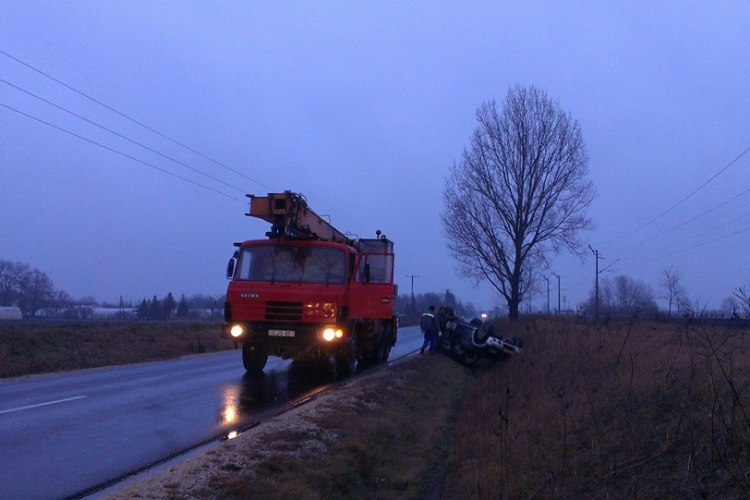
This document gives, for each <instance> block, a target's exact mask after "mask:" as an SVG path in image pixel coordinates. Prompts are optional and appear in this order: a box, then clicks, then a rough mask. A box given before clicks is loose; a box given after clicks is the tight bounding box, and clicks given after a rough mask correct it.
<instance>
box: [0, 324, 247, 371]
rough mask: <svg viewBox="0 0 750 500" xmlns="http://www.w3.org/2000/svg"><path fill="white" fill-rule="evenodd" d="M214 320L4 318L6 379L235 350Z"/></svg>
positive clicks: (1, 358) (1, 350)
mask: <svg viewBox="0 0 750 500" xmlns="http://www.w3.org/2000/svg"><path fill="white" fill-rule="evenodd" d="M220 330H221V326H220V325H219V324H218V323H211V322H190V323H187V322H185V323H183V322H148V323H145V322H117V323H109V322H86V323H51V322H39V323H34V322H30V321H23V322H20V321H9V322H4V323H0V378H7V377H17V376H21V375H29V374H33V373H50V372H57V371H68V370H79V369H82V368H95V367H100V366H111V365H122V364H128V363H142V362H144V361H158V360H163V359H172V358H177V357H180V356H186V355H189V354H200V353H206V352H215V351H223V350H227V349H232V348H233V345H232V343H231V342H229V341H227V340H224V339H221V338H220V337H219V332H220Z"/></svg>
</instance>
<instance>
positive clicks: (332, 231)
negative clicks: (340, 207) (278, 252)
mask: <svg viewBox="0 0 750 500" xmlns="http://www.w3.org/2000/svg"><path fill="white" fill-rule="evenodd" d="M247 197H248V198H250V212H248V213H247V214H246V215H249V216H252V217H257V218H259V219H263V220H264V221H266V222H270V223H271V231H269V232H267V233H266V236H268V237H269V238H277V239H280V238H300V239H317V240H323V241H332V242H335V243H343V244H345V245H351V241H350V239H349V238H347V237H346V235H344V234H343V233H342V232H341V231H339V230H338V229H336V228H335V227H333V226H332V225H331V223H330V222H328V221H327V220H325V219H324V218H322V217H321V216H320V215H318V214H316V213H315V212H313V211H312V209H310V207H308V205H307V200H306V199H305V197H304V196H302V195H301V194H298V193H293V192H291V191H284V192H283V193H268V195H266V196H255V195H252V194H249V195H247Z"/></svg>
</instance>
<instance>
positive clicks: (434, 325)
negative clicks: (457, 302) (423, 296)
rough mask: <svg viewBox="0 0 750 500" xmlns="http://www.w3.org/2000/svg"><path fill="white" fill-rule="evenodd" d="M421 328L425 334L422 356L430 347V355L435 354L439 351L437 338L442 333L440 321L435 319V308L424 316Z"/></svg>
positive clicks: (420, 323) (432, 307)
mask: <svg viewBox="0 0 750 500" xmlns="http://www.w3.org/2000/svg"><path fill="white" fill-rule="evenodd" d="M419 327H420V328H421V329H422V333H424V343H422V348H421V349H420V350H419V352H420V354H424V350H425V348H426V347H427V346H428V345H429V346H430V354H434V353H435V351H436V349H437V337H438V332H439V331H440V326H439V325H438V320H437V318H436V317H435V306H430V310H429V311H428V312H426V313H424V314H423V315H422V319H421V320H420V322H419Z"/></svg>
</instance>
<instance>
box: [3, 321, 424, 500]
mask: <svg viewBox="0 0 750 500" xmlns="http://www.w3.org/2000/svg"><path fill="white" fill-rule="evenodd" d="M404 330H405V331H402V330H400V331H399V342H398V343H397V344H396V346H395V347H394V349H393V351H392V358H395V357H398V356H402V355H404V354H406V353H407V352H410V351H411V352H413V351H414V350H416V349H418V348H419V345H421V338H419V335H418V332H416V331H414V332H411V333H410V330H409V329H404ZM336 381H337V380H336V373H335V368H334V364H333V363H332V362H325V363H312V364H311V363H293V362H290V361H283V360H279V359H275V358H274V359H273V360H269V363H268V365H267V366H266V370H265V373H264V374H262V375H256V376H248V375H245V372H244V369H243V368H242V362H241V359H240V355H239V353H238V352H237V351H232V352H225V353H217V354H207V355H201V356H191V357H187V358H181V359H178V360H173V361H164V362H156V363H144V364H140V365H130V366H120V367H111V368H104V369H95V370H84V371H79V372H71V373H61V374H54V375H46V376H39V377H24V378H19V379H15V380H4V381H0V450H1V451H2V452H1V453H0V498H2V499H5V498H23V499H37V498H39V499H50V498H53V499H54V498H78V497H80V496H81V494H82V493H83V492H92V491H95V490H96V489H97V488H99V487H100V486H101V485H104V484H107V483H110V482H112V481H115V480H117V478H121V477H124V476H126V475H128V474H130V473H132V472H134V471H138V470H144V469H146V468H148V467H149V466H152V465H154V464H156V463H159V462H161V461H163V460H166V459H168V458H170V457H173V456H176V455H178V454H180V453H182V452H184V451H186V450H189V449H191V448H194V447H196V446H198V445H200V444H202V443H207V442H210V441H212V440H214V439H218V438H220V437H222V436H224V437H228V434H229V433H230V432H233V431H234V432H236V431H241V430H242V429H243V428H246V427H248V426H250V425H252V424H253V422H255V421H257V420H259V419H262V418H264V416H267V415H269V414H273V413H276V412H278V411H280V410H281V409H282V408H283V407H284V406H285V405H288V404H292V403H293V402H295V401H296V400H298V399H299V398H304V397H306V396H310V395H312V394H315V393H316V392H319V391H321V390H324V389H325V388H326V387H328V386H330V385H331V384H333V383H335V382H336Z"/></svg>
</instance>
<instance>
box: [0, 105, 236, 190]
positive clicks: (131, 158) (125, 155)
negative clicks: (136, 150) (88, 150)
mask: <svg viewBox="0 0 750 500" xmlns="http://www.w3.org/2000/svg"><path fill="white" fill-rule="evenodd" d="M0 106H2V107H3V108H5V109H8V110H10V111H13V112H15V113H18V114H19V115H22V116H25V117H27V118H30V119H32V120H35V121H37V122H39V123H43V124H44V125H47V126H48V127H52V128H54V129H57V130H59V131H61V132H65V133H66V134H69V135H72V136H73V137H76V138H78V139H81V140H82V141H86V142H88V143H91V144H94V145H96V146H99V147H100V148H102V149H106V150H107V151H110V152H112V153H115V154H118V155H120V156H123V157H125V158H128V159H130V160H133V161H135V162H138V163H140V164H142V165H145V166H147V167H151V168H153V169H155V170H158V171H160V172H162V173H165V174H167V175H171V176H172V177H176V178H178V179H181V180H183V181H185V182H189V183H190V184H193V185H195V186H198V187H201V188H203V189H207V190H209V191H212V192H214V193H216V194H218V195H221V196H224V197H225V198H229V199H230V200H234V201H239V202H240V203H242V204H245V202H244V200H241V199H239V198H234V197H233V196H230V195H228V194H226V193H222V192H221V191H218V190H216V189H214V188H212V187H209V186H206V185H204V184H201V183H199V182H195V181H193V180H191V179H188V178H187V177H183V176H181V175H179V174H175V173H174V172H170V171H169V170H165V169H163V168H161V167H158V166H156V165H154V164H152V163H148V162H146V161H143V160H140V159H138V158H136V157H134V156H131V155H129V154H127V153H123V152H122V151H118V150H116V149H113V148H110V147H109V146H105V145H104V144H101V143H99V142H96V141H94V140H92V139H89V138H87V137H83V136H82V135H79V134H76V133H75V132H71V131H70V130H67V129H64V128H62V127H59V126H57V125H55V124H54V123H50V122H47V121H45V120H42V119H41V118H37V117H36V116H32V115H30V114H28V113H24V112H23V111H21V110H18V109H16V108H13V107H11V106H8V105H7V104H3V103H1V102H0Z"/></svg>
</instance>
